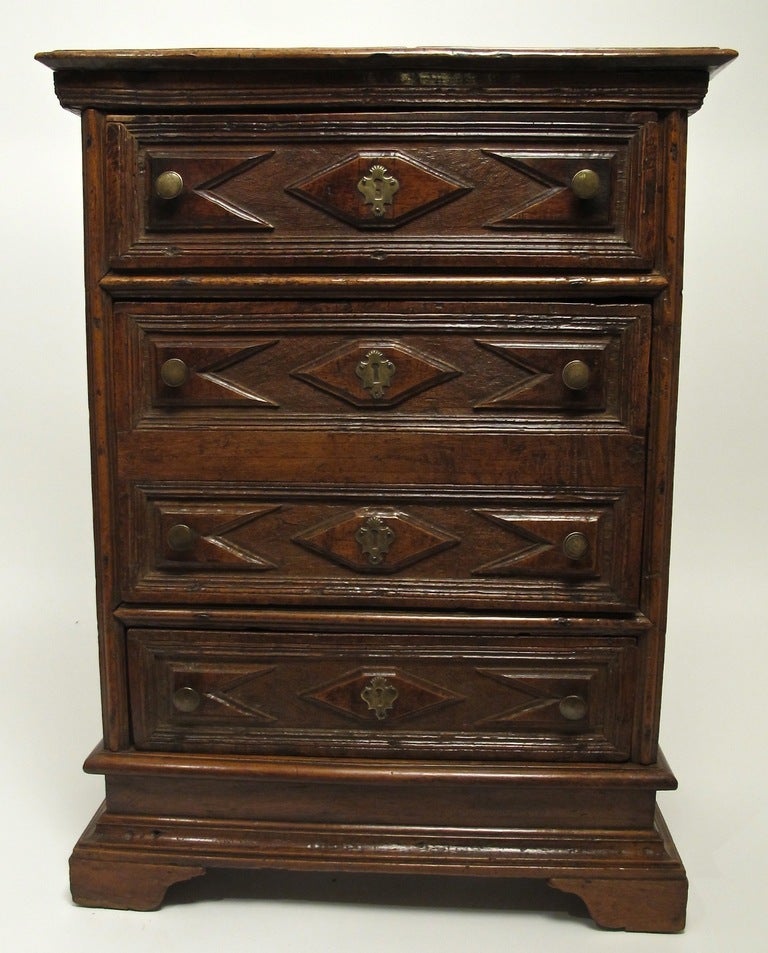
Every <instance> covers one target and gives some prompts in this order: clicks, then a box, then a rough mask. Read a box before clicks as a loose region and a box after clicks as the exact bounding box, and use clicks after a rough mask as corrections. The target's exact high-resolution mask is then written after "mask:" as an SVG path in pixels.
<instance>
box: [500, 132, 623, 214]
mask: <svg viewBox="0 0 768 953" xmlns="http://www.w3.org/2000/svg"><path fill="white" fill-rule="evenodd" d="M488 154H489V155H491V156H493V157H494V158H495V159H498V160H499V161H500V162H503V163H504V164H505V165H507V166H509V167H510V168H511V169H513V170H514V171H515V172H516V173H517V174H519V175H521V176H524V177H525V178H526V179H527V180H528V182H529V183H531V184H532V188H531V189H530V190H529V191H527V192H526V193H525V198H524V199H523V201H522V202H520V204H518V205H517V206H513V207H512V208H510V209H507V211H506V212H505V214H504V215H503V216H502V217H501V218H498V219H494V220H492V221H490V222H488V223H487V226H488V227H489V228H549V229H552V228H558V227H559V228H572V227H573V226H576V225H581V226H585V225H589V226H591V227H603V226H606V225H608V223H609V222H610V220H611V216H612V215H615V211H614V205H613V202H612V197H611V181H612V175H613V173H612V170H613V168H614V166H615V163H616V153H612V154H611V153H608V154H605V153H604V154H603V155H599V154H597V155H596V154H593V153H590V154H589V155H588V156H582V155H579V154H578V153H577V154H575V155H568V154H567V153H566V154H565V155H558V154H554V153H550V154H546V153H544V154H542V153H539V152H536V151H535V150H531V151H530V152H522V151H521V152H512V151H491V150H489V152H488ZM585 161H587V162H588V163H589V165H588V167H587V168H584V162H585ZM574 183H575V184H574Z"/></svg>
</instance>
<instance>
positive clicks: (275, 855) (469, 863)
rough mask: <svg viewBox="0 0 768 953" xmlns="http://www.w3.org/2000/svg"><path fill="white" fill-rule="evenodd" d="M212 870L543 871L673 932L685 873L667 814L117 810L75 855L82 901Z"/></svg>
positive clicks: (591, 900) (143, 901)
mask: <svg viewBox="0 0 768 953" xmlns="http://www.w3.org/2000/svg"><path fill="white" fill-rule="evenodd" d="M210 868H251V869H258V868H262V869H272V870H298V871H323V870H333V871H337V872H341V871H345V872H357V873H392V874H398V873H400V874H446V875H456V876H468V875H469V876H483V877H501V878H503V877H509V878H535V879H543V880H545V881H547V882H548V883H549V885H550V886H552V887H553V888H555V889H558V890H561V891H564V892H567V893H573V894H576V895H577V896H579V897H580V898H581V899H582V900H583V901H584V902H585V903H586V905H587V908H588V909H589V912H590V914H591V916H592V918H593V919H594V920H595V922H596V923H597V924H598V925H600V926H603V927H608V928H614V929H625V930H633V931H642V932H659V933H667V932H678V931H680V930H682V929H683V926H684V923H685V902H686V896H687V881H686V878H685V871H684V869H683V866H682V864H681V862H680V859H679V857H678V855H677V852H676V850H675V848H674V844H673V843H672V840H671V838H670V836H669V832H668V830H667V828H666V826H665V824H664V821H663V819H662V818H661V815H660V814H659V813H658V812H657V815H656V821H655V823H654V825H653V827H652V828H651V829H648V830H622V829H619V830H586V829H585V830H578V831H574V830H566V829H560V830H557V829H554V830H553V829H548V830H530V829H529V830H519V829H512V828H510V829H504V830H501V829H492V830H491V829H489V830H479V829H472V830H470V829H461V828H456V827H454V828H444V827H443V828H438V827H421V828H414V827H402V826H401V827H396V826H393V825H371V826H369V827H366V826H361V825H359V824H355V825H346V824H318V823H314V822H313V823H295V824H294V823H275V822H260V821H255V820H251V821H248V820H242V819H241V820H236V821H233V820H227V819H210V818H200V817H168V816H149V815H128V814H115V813H111V812H110V811H109V810H108V809H107V807H106V805H102V807H101V809H100V810H99V812H98V813H97V814H96V816H95V817H94V819H93V821H92V822H91V824H90V825H89V827H88V828H87V830H86V831H85V833H84V834H83V836H82V838H81V839H80V841H79V842H78V844H77V845H76V847H75V849H74V852H73V854H72V858H71V860H70V871H71V886H72V896H73V899H74V900H75V902H76V903H78V904H81V905H84V906H96V907H112V908H116V909H131V910H153V909H156V908H157V907H159V906H160V905H161V904H162V901H163V898H164V896H165V893H166V890H167V889H168V888H169V887H170V886H171V885H172V884H174V883H178V882H180V881H184V880H189V879H191V878H193V877H198V876H202V875H203V874H204V873H205V872H206V871H207V870H208V869H210Z"/></svg>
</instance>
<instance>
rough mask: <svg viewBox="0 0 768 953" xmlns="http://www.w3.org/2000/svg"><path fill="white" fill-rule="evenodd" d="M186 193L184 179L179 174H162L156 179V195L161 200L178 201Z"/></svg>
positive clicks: (169, 172)
mask: <svg viewBox="0 0 768 953" xmlns="http://www.w3.org/2000/svg"><path fill="white" fill-rule="evenodd" d="M183 191H184V179H182V177H181V176H180V175H179V173H178V172H173V171H172V170H171V171H168V172H161V173H160V175H158V177H157V178H156V179H155V195H157V197H158V198H161V199H166V200H170V199H176V198H178V197H179V196H180V195H181V193H182V192H183Z"/></svg>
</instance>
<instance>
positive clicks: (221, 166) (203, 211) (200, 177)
mask: <svg viewBox="0 0 768 953" xmlns="http://www.w3.org/2000/svg"><path fill="white" fill-rule="evenodd" d="M273 155H274V151H273V150H271V149H270V150H268V151H263V152H259V153H258V154H256V155H250V156H248V157H247V158H246V159H240V160H238V159H237V158H236V157H235V156H224V157H219V156H211V155H206V154H204V153H203V154H201V153H197V154H194V153H193V154H189V153H184V152H178V153H176V154H174V155H173V157H169V156H166V155H155V154H153V153H152V152H150V153H149V155H148V160H149V164H150V167H151V169H152V176H153V181H154V182H155V184H156V188H157V183H163V186H162V188H161V189H159V190H157V191H154V190H153V193H152V196H151V198H150V203H149V222H148V225H149V227H150V228H151V229H174V230H177V229H178V230H190V229H191V230H198V229H200V228H203V229H205V228H210V229H218V230H225V231H226V230H228V229H255V230H261V231H271V230H272V228H273V225H272V224H271V223H270V222H268V221H267V220H266V219H265V218H264V217H263V215H261V214H259V211H260V209H257V208H254V206H253V203H252V199H251V197H250V189H249V179H250V177H251V173H252V170H253V169H254V168H255V167H256V166H258V165H260V164H261V163H262V162H264V161H266V160H267V159H269V158H271V157H272V156H273Z"/></svg>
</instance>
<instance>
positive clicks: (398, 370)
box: [292, 341, 461, 408]
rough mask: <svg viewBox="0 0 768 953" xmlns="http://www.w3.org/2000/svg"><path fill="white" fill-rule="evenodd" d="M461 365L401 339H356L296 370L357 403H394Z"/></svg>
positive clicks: (298, 374) (322, 387)
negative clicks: (454, 364)
mask: <svg viewBox="0 0 768 953" xmlns="http://www.w3.org/2000/svg"><path fill="white" fill-rule="evenodd" d="M460 374H461V371H460V370H459V369H458V368H456V367H453V366H452V365H451V364H447V363H446V362H445V361H441V360H440V359H439V358H437V357H434V356H432V355H429V354H425V353H424V352H423V351H419V350H417V349H416V348H413V347H409V346H407V345H405V344H400V343H397V342H389V341H386V342H381V341H355V342H353V343H351V344H347V345H345V346H344V347H341V348H339V349H338V350H336V351H331V352H330V353H329V354H324V355H323V356H322V357H320V358H318V359H317V360H316V361H312V362H311V363H309V364H305V365H304V366H303V367H299V368H298V369H297V370H295V371H293V374H292V376H293V377H298V378H299V379H300V380H303V381H305V382H306V383H307V384H310V385H311V386H312V387H317V388H318V389H320V390H323V391H325V392H326V393H328V394H333V396H334V397H338V398H339V399H340V400H343V401H346V402H347V403H348V404H352V405H353V406H355V407H365V408H376V407H394V406H396V405H397V404H402V403H403V402H404V401H406V400H409V399H410V398H412V397H415V396H416V395H417V394H422V393H424V391H427V390H429V389H430V388H432V387H437V385H438V384H443V383H444V382H445V381H449V380H452V379H453V378H454V377H458V376H459V375H460Z"/></svg>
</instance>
